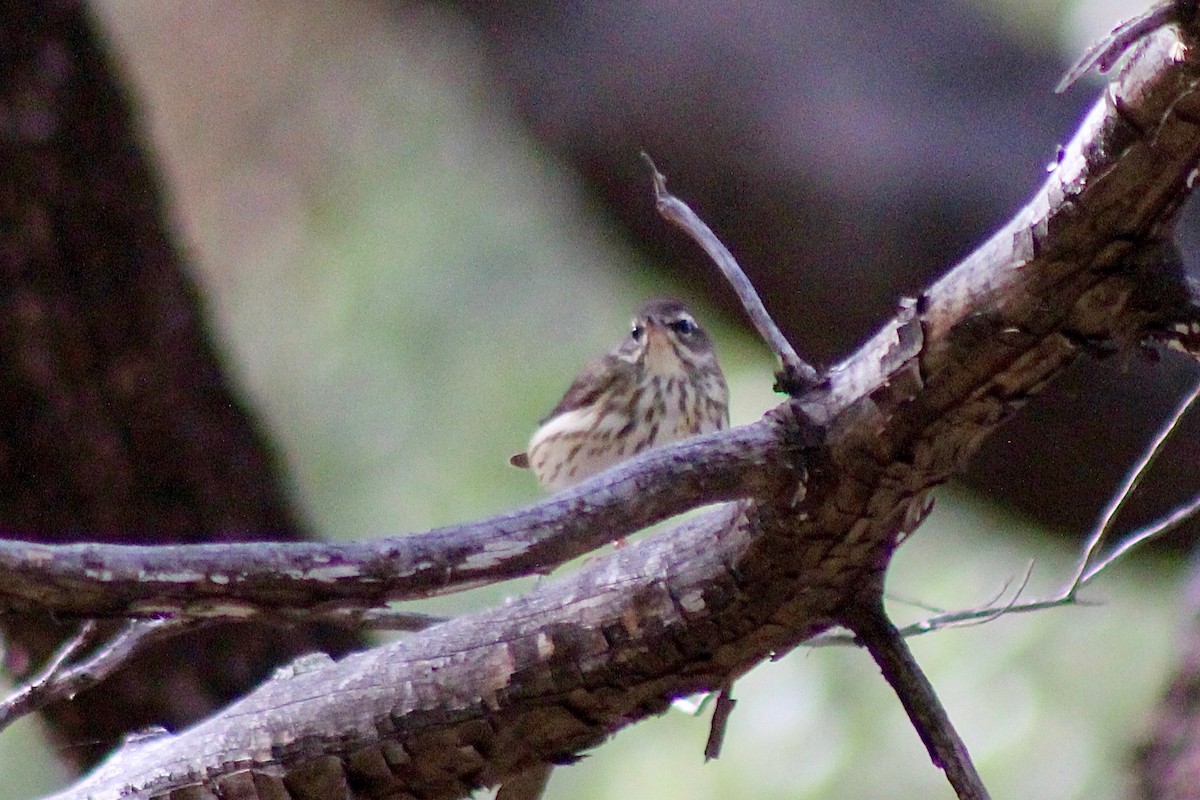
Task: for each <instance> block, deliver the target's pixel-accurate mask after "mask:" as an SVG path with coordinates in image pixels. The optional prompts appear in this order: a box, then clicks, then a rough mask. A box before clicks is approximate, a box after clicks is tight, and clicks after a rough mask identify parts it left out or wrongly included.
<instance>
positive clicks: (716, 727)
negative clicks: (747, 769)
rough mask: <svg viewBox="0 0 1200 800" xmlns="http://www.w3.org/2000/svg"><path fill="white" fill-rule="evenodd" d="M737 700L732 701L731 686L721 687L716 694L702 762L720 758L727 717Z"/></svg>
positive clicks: (727, 722)
mask: <svg viewBox="0 0 1200 800" xmlns="http://www.w3.org/2000/svg"><path fill="white" fill-rule="evenodd" d="M736 705H737V700H734V699H733V684H732V683H731V684H728V685H726V686H722V687H721V688H720V690H719V691H718V692H717V703H716V705H715V706H713V713H712V721H711V722H710V723H709V728H708V741H707V742H705V743H704V760H705V761H712V760H713V759H715V758H720V757H721V745H722V744H724V743H725V728H726V726H727V725H728V724H729V715H730V714H732V713H733V707H734V706H736Z"/></svg>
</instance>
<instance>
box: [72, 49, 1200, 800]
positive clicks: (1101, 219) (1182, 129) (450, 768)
mask: <svg viewBox="0 0 1200 800" xmlns="http://www.w3.org/2000/svg"><path fill="white" fill-rule="evenodd" d="M1193 34H1194V32H1193V31H1191V30H1190V29H1189V30H1188V31H1185V32H1182V33H1177V32H1176V31H1173V30H1168V31H1163V32H1161V33H1159V34H1157V35H1155V36H1154V37H1153V38H1152V40H1151V41H1150V42H1149V43H1148V44H1147V46H1146V47H1145V48H1144V51H1143V52H1142V53H1141V54H1140V56H1139V57H1138V58H1137V59H1135V60H1134V61H1133V63H1132V64H1131V66H1129V67H1128V68H1127V69H1126V71H1125V72H1124V74H1123V75H1122V76H1121V78H1120V80H1119V82H1118V83H1117V85H1115V86H1114V87H1113V88H1111V89H1110V91H1109V92H1108V93H1107V94H1106V95H1105V97H1104V98H1103V99H1102V100H1101V102H1100V103H1099V104H1098V105H1097V106H1096V108H1095V109H1094V110H1093V112H1092V113H1091V114H1090V115H1089V116H1088V118H1087V120H1086V121H1085V122H1084V125H1083V128H1082V129H1081V131H1080V132H1079V134H1078V135H1077V136H1076V137H1075V139H1074V140H1073V141H1072V142H1071V144H1070V145H1068V146H1067V147H1066V148H1064V151H1063V155H1062V158H1061V160H1060V163H1059V164H1058V167H1057V169H1055V170H1054V171H1053V172H1052V173H1051V175H1050V177H1049V179H1048V180H1047V183H1046V184H1045V185H1044V186H1043V187H1042V189H1041V191H1040V192H1039V193H1038V194H1037V195H1036V196H1035V197H1034V199H1033V200H1032V201H1031V203H1030V204H1029V205H1028V206H1027V207H1026V208H1025V209H1024V210H1023V211H1022V212H1021V213H1019V214H1018V215H1017V217H1016V218H1015V219H1014V220H1013V221H1012V222H1011V223H1010V224H1009V225H1007V226H1006V227H1005V228H1004V229H1003V230H1001V231H1000V232H999V233H997V234H996V235H995V236H994V237H993V238H992V239H991V240H990V241H989V242H988V243H986V244H985V245H984V246H983V247H981V248H980V249H979V250H978V251H977V252H976V253H975V254H974V255H972V256H971V257H969V258H968V259H967V260H965V261H964V262H963V263H962V264H960V265H959V266H957V267H956V268H955V269H954V270H952V271H951V272H950V273H949V274H947V275H946V276H945V277H944V278H943V279H942V280H940V281H938V282H937V283H936V284H935V285H934V286H932V287H931V288H930V289H929V290H928V291H927V292H926V293H925V294H923V295H922V296H921V297H920V298H918V299H917V300H916V301H915V302H910V303H906V304H904V305H903V308H902V310H901V313H900V314H899V315H898V316H897V317H896V318H895V319H894V320H893V321H891V322H890V323H889V324H888V325H886V326H885V327H884V328H883V329H882V330H881V331H880V332H879V333H878V334H877V335H876V336H874V337H873V338H872V339H871V340H869V341H868V342H866V343H865V344H864V345H863V346H862V348H860V349H859V350H858V351H857V352H856V353H855V354H854V355H853V356H852V357H851V358H849V359H848V360H847V361H845V362H844V363H842V364H840V365H838V366H837V367H836V368H834V369H833V370H832V371H831V372H830V374H829V382H828V384H827V385H826V386H824V387H823V388H820V389H818V390H814V391H810V392H809V393H808V394H806V395H804V396H803V397H801V398H799V399H798V400H794V401H789V402H787V403H785V404H783V405H781V406H780V407H779V408H777V409H775V410H774V411H772V412H771V413H770V414H768V415H767V418H766V421H765V422H764V423H763V426H764V428H766V429H768V430H769V431H771V432H772V435H774V436H775V437H777V442H778V448H779V453H780V454H786V457H785V458H784V461H783V462H782V463H785V464H786V465H788V466H789V467H790V469H791V470H792V478H791V481H790V482H780V481H778V480H775V481H771V482H768V483H766V484H764V488H763V491H760V492H757V493H756V494H755V496H754V497H753V498H752V499H746V500H741V501H738V502H736V503H731V504H726V505H723V506H719V507H718V508H716V509H713V510H710V511H709V512H708V513H706V514H704V515H702V516H700V517H697V518H695V519H693V520H690V521H685V522H683V523H681V524H680V525H678V526H676V527H675V528H673V529H671V530H669V531H667V532H664V533H662V534H660V535H658V536H655V537H652V538H650V539H647V540H644V541H642V542H639V543H637V544H635V545H632V546H630V547H627V548H623V549H621V550H618V551H616V552H613V553H609V554H607V555H603V556H600V557H598V558H596V559H595V560H594V561H592V562H590V563H589V564H587V565H585V566H584V567H583V568H582V569H581V570H580V571H579V572H577V573H576V574H573V575H569V576H565V577H562V578H558V579H555V580H549V581H545V582H543V583H542V584H541V585H539V586H538V588H536V589H535V590H534V591H532V592H531V593H530V594H528V595H527V596H525V597H523V598H520V599H519V600H516V601H513V602H512V603H509V604H507V605H504V606H502V607H499V608H495V609H490V610H487V611H484V612H481V613H478V614H473V615H470V616H467V617H464V618H460V619H456V620H453V621H450V622H447V623H444V624H442V625H438V626H435V627H433V628H430V629H428V630H426V631H423V632H421V633H418V634H414V635H412V636H410V637H408V638H406V639H405V640H403V641H401V642H399V643H396V644H393V645H388V646H386V647H382V648H378V649H375V650H371V651H368V652H365V653H360V654H355V655H352V656H350V657H347V658H346V659H344V660H342V661H340V662H336V663H335V662H321V661H315V662H304V663H302V664H299V665H297V668H296V669H294V670H291V671H288V672H286V673H283V674H281V675H280V676H279V677H277V678H276V679H274V680H272V681H270V682H268V683H267V684H265V685H264V686H262V687H261V688H260V689H258V690H257V691H255V692H254V693H252V694H251V695H249V696H247V697H245V698H244V699H242V700H240V701H238V702H237V703H235V704H234V705H232V706H230V707H229V708H228V709H226V710H225V711H224V712H222V713H221V714H218V715H216V716H214V717H212V718H211V719H209V720H208V721H206V722H204V723H202V724H200V725H198V726H196V727H194V728H192V729H190V730H188V731H184V732H182V733H180V734H178V735H174V736H164V737H161V738H159V739H154V740H150V741H148V742H144V743H140V744H137V745H134V746H131V747H130V748H128V749H127V750H126V751H123V752H121V753H119V754H117V756H115V757H114V758H113V759H112V760H111V761H110V762H108V763H107V764H106V765H105V766H104V767H103V768H101V769H100V770H98V771H97V772H96V773H95V774H94V775H93V776H91V777H89V778H88V779H86V780H85V781H82V782H80V783H79V784H78V785H76V786H75V787H73V788H72V789H70V790H68V791H66V792H64V793H63V794H62V795H60V796H59V797H60V798H63V799H64V800H65V798H83V797H91V798H95V799H96V800H101V799H102V798H116V797H118V796H125V793H128V792H132V793H133V795H134V796H138V797H149V796H160V795H161V796H179V797H183V796H191V794H193V793H198V792H199V793H203V792H204V791H206V789H205V788H204V787H208V786H213V785H214V784H215V783H216V782H218V781H220V780H225V781H235V780H237V781H240V783H239V785H240V786H250V785H253V786H259V785H260V782H261V784H262V785H264V786H265V785H270V786H271V787H274V788H273V789H272V791H273V792H274V791H276V790H278V791H279V792H290V793H292V795H293V796H306V795H307V792H308V790H307V789H306V788H305V787H310V788H311V787H312V786H320V787H323V788H322V791H324V792H327V794H326V795H325V796H327V797H341V796H345V797H408V796H412V797H418V798H449V797H458V796H462V795H463V794H465V793H467V792H468V791H470V790H471V789H473V788H475V787H478V786H482V785H487V784H492V783H495V782H498V781H500V780H502V779H503V778H504V777H505V776H508V775H511V774H514V773H515V772H517V771H519V770H521V769H523V768H526V767H528V766H530V765H533V764H536V763H539V762H543V761H557V762H563V761H569V760H571V759H572V758H574V757H575V755H576V754H577V753H579V752H580V751H581V750H583V749H586V748H588V747H591V746H594V745H596V744H598V743H599V742H601V741H602V740H603V739H604V738H605V737H607V736H608V735H610V734H611V733H613V732H615V731H616V730H619V729H620V728H622V727H624V726H626V725H629V724H631V723H634V722H636V721H637V720H639V719H642V718H644V717H645V716H647V715H651V714H657V713H661V712H662V711H663V710H664V709H666V708H667V706H668V704H669V703H670V701H671V699H672V698H674V697H678V696H680V695H684V694H688V693H692V692H696V691H701V690H711V689H716V688H720V687H723V686H727V685H729V683H730V682H731V681H732V680H733V679H735V678H737V677H738V676H739V675H741V674H743V673H744V672H745V671H747V670H749V669H750V668H752V667H753V666H754V665H755V664H758V663H760V662H761V661H763V660H765V659H768V658H771V657H774V656H777V655H778V654H780V653H783V652H787V651H788V650H790V649H792V648H794V647H796V646H797V645H799V644H800V643H801V642H803V641H804V640H805V639H806V638H808V637H810V636H812V635H813V634H815V633H817V632H819V631H822V630H824V629H826V628H828V627H829V626H831V625H833V624H837V623H852V622H853V621H854V620H855V619H856V618H858V615H860V614H861V613H862V610H863V609H864V608H870V607H873V606H874V605H875V604H876V603H878V600H879V595H880V592H881V590H882V580H883V574H884V571H885V570H886V567H887V565H888V561H889V559H890V556H891V554H892V552H893V550H894V549H895V547H896V546H897V544H898V543H899V542H900V541H901V540H902V539H903V537H904V536H906V535H907V534H908V533H909V532H911V530H912V528H913V526H914V525H915V524H916V523H917V521H919V519H920V517H921V515H922V513H923V510H924V509H925V502H924V498H925V496H926V493H927V492H928V491H929V490H930V489H931V488H933V487H934V486H936V485H938V484H939V483H941V482H943V481H944V480H946V478H947V477H949V476H950V475H952V474H954V473H955V472H956V471H958V470H960V469H961V468H962V466H963V464H964V463H965V461H966V460H967V459H968V458H969V457H970V456H971V454H972V453H973V452H974V451H975V449H976V448H977V447H978V446H979V444H980V442H981V441H982V440H983V439H984V438H985V437H986V436H987V435H988V434H989V433H990V432H992V431H993V430H994V429H995V427H996V426H997V425H999V424H1000V423H1002V422H1003V421H1004V419H1005V418H1006V417H1007V416H1008V415H1010V414H1011V413H1012V412H1013V410H1014V409H1015V408H1016V407H1018V406H1019V405H1020V404H1022V403H1024V402H1026V401H1027V400H1028V398H1029V397H1031V396H1032V395H1033V394H1034V393H1036V391H1037V390H1038V389H1039V388H1041V387H1042V386H1044V385H1045V383H1046V382H1047V381H1048V380H1050V379H1052V378H1053V377H1054V376H1055V375H1056V374H1058V373H1059V372H1060V371H1061V370H1062V369H1063V368H1064V367H1065V366H1066V365H1067V364H1068V363H1069V362H1070V361H1071V360H1073V359H1074V358H1075V357H1076V356H1077V355H1078V354H1079V353H1080V352H1082V351H1083V350H1084V349H1088V348H1100V347H1111V346H1113V345H1116V346H1117V347H1119V348H1123V349H1129V348H1132V347H1134V346H1136V345H1137V343H1139V342H1140V341H1142V340H1143V339H1145V338H1147V337H1152V338H1159V339H1169V340H1172V341H1174V343H1175V344H1177V345H1179V346H1181V347H1183V348H1184V349H1188V350H1190V351H1191V352H1193V353H1195V352H1197V351H1200V347H1197V345H1198V344H1200V343H1198V342H1197V341H1196V340H1195V338H1194V336H1193V335H1192V334H1191V333H1190V330H1192V329H1191V328H1189V327H1188V326H1189V325H1191V324H1194V323H1196V322H1197V320H1198V319H1200V310H1198V308H1197V305H1196V301H1195V298H1194V297H1193V295H1192V289H1191V286H1190V284H1188V283H1187V282H1186V281H1185V280H1184V279H1183V277H1182V276H1181V274H1180V273H1179V271H1178V265H1177V264H1176V263H1175V262H1174V261H1173V260H1172V259H1171V257H1170V254H1171V253H1170V249H1169V247H1165V246H1164V244H1163V241H1164V240H1165V238H1166V237H1167V236H1168V235H1169V233H1170V228H1171V225H1172V223H1173V221H1174V216H1175V212H1176V210H1177V209H1178V206H1179V203H1180V202H1181V200H1182V198H1183V197H1184V196H1186V194H1187V193H1188V192H1189V191H1190V189H1191V188H1192V184H1193V179H1192V177H1191V176H1193V175H1194V170H1195V169H1196V168H1197V164H1198V163H1200V127H1198V126H1197V124H1196V123H1197V122H1198V121H1200V96H1198V95H1197V93H1196V92H1195V91H1194V89H1193V86H1194V85H1197V84H1200V58H1198V57H1197V56H1196V55H1195V53H1194V51H1193V49H1192V48H1190V47H1184V46H1183V44H1190V43H1191V41H1192V40H1191V37H1192V36H1193ZM1181 36H1182V37H1184V39H1183V41H1181V39H1180V37H1181ZM1147 287H1154V288H1155V289H1156V291H1154V292H1151V293H1148V292H1147V291H1146V288H1147ZM1159 290H1161V291H1159ZM1179 325H1183V331H1184V332H1183V333H1182V334H1181V333H1180V332H1179V329H1178V327H1177V326H1179ZM814 426H815V427H814ZM818 432H819V433H820V435H814V434H815V433H818ZM731 435H732V434H731ZM767 463H776V464H778V463H780V462H778V461H776V462H769V460H768V462H767ZM602 488H603V487H601V486H593V487H592V489H591V490H593V491H600V490H601V489H602ZM596 524H597V525H601V524H602V520H599V519H598V520H597V521H596ZM247 773H248V774H250V775H251V776H252V778H253V780H248V779H246V778H245V777H244V774H247ZM239 774H242V775H241V776H240V777H235V776H238V775H239ZM301 776H303V778H302V777H301ZM393 778H394V779H395V781H397V782H398V783H393V782H392V779H393ZM280 781H282V784H280ZM280 785H282V787H283V788H282V789H280V788H279V787H280Z"/></svg>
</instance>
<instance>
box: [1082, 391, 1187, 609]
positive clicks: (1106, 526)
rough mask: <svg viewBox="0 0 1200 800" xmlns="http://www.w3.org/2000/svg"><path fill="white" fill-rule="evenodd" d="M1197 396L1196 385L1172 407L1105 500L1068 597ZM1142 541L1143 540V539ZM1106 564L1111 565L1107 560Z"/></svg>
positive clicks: (1097, 572)
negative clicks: (1155, 433) (1102, 510)
mask: <svg viewBox="0 0 1200 800" xmlns="http://www.w3.org/2000/svg"><path fill="white" fill-rule="evenodd" d="M1197 397H1200V384H1197V385H1196V387H1195V388H1193V389H1192V391H1191V392H1190V393H1188V395H1187V397H1185V398H1184V399H1183V401H1182V402H1181V403H1180V404H1179V405H1178V406H1177V407H1176V408H1175V411H1174V413H1173V414H1172V415H1171V416H1170V417H1169V418H1168V419H1167V423H1166V424H1165V425H1164V426H1163V427H1162V428H1161V429H1159V431H1158V434H1157V435H1156V436H1155V437H1154V439H1153V440H1152V442H1151V445H1150V447H1149V449H1148V450H1147V451H1146V453H1145V455H1143V456H1142V458H1141V460H1140V461H1138V463H1137V464H1136V465H1134V467H1133V469H1132V470H1130V471H1129V474H1128V475H1126V476H1125V482H1124V483H1123V484H1121V487H1120V488H1119V489H1118V490H1117V493H1116V494H1115V495H1114V496H1113V498H1112V500H1110V501H1109V504H1108V506H1107V507H1106V508H1105V509H1104V513H1103V514H1102V515H1101V517H1100V522H1099V523H1098V524H1097V525H1096V529H1095V530H1094V531H1093V532H1092V535H1091V536H1090V537H1088V541H1087V545H1086V546H1085V547H1084V549H1083V555H1082V556H1081V557H1080V559H1079V563H1078V565H1076V567H1075V573H1074V576H1073V577H1072V579H1071V585H1070V588H1069V589H1068V590H1067V594H1068V595H1070V596H1074V594H1075V592H1076V591H1077V590H1078V589H1079V587H1080V586H1082V585H1083V577H1084V575H1086V574H1088V571H1089V568H1090V566H1091V564H1092V561H1093V559H1094V558H1095V556H1096V552H1097V551H1098V550H1099V548H1100V545H1101V544H1103V542H1104V540H1105V539H1106V538H1107V537H1108V533H1109V531H1110V530H1111V528H1112V525H1113V522H1114V520H1115V519H1116V517H1117V514H1118V513H1119V512H1120V510H1121V509H1122V508H1123V507H1124V505H1125V503H1126V502H1127V501H1128V500H1129V497H1130V496H1131V495H1132V494H1133V490H1134V489H1136V488H1137V486H1138V484H1139V483H1141V481H1142V478H1143V477H1144V476H1145V474H1146V471H1147V470H1148V469H1149V468H1150V465H1151V464H1153V463H1154V460H1155V459H1156V458H1158V454H1159V453H1160V452H1162V448H1163V445H1164V444H1166V442H1167V439H1169V438H1170V437H1171V434H1172V433H1174V432H1175V429H1176V428H1178V427H1179V422H1180V421H1181V420H1182V419H1183V417H1184V415H1185V414H1187V412H1188V410H1190V409H1191V407H1192V406H1193V405H1194V404H1195V402H1196V399H1197ZM1142 538H1143V539H1144V538H1146V537H1142ZM1109 563H1111V560H1110V561H1109ZM1106 566H1107V564H1106ZM1096 574H1099V571H1096V572H1094V573H1093V577H1094V576H1095V575H1096Z"/></svg>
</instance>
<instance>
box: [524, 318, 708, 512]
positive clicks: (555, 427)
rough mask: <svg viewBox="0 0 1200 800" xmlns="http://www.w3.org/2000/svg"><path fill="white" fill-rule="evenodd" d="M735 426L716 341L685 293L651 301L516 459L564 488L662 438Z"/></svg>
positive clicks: (549, 486) (541, 479)
mask: <svg viewBox="0 0 1200 800" xmlns="http://www.w3.org/2000/svg"><path fill="white" fill-rule="evenodd" d="M727 427H729V389H728V387H727V386H726V385H725V376H724V375H722V374H721V367H720V365H719V364H717V355H716V353H715V352H714V351H713V347H712V342H711V341H709V338H708V335H707V334H706V333H705V332H704V330H703V329H701V327H700V326H699V325H697V324H696V320H695V319H694V318H693V317H692V315H691V314H689V313H688V310H687V309H686V308H684V307H683V304H682V303H680V302H679V301H678V300H651V301H650V302H648V303H646V304H645V305H644V306H642V307H641V309H640V310H639V311H638V312H637V315H636V316H635V317H634V318H633V327H632V329H631V331H630V333H629V336H628V338H626V339H625V340H624V341H623V342H621V344H620V345H618V346H617V347H616V348H615V349H613V350H612V351H611V352H609V353H606V354H604V355H602V356H600V357H599V358H597V359H595V360H593V361H592V362H591V363H590V364H588V365H587V366H586V367H585V368H584V370H583V372H581V373H580V374H579V377H577V378H576V379H575V382H574V383H572V384H571V388H569V389H567V393H566V394H565V395H563V398H562V400H560V401H559V403H558V405H557V406H555V407H554V410H553V411H551V412H550V415H549V416H547V417H546V418H545V419H544V420H542V422H541V423H540V424H539V426H538V429H537V430H536V431H534V434H533V438H532V439H530V441H529V447H528V449H527V450H526V451H525V452H524V453H518V454H516V455H515V456H513V457H512V458H511V459H509V463H511V464H512V465H513V466H515V467H528V468H531V469H533V472H534V475H536V476H537V479H538V482H539V483H541V484H542V486H544V487H545V488H547V489H550V490H552V491H553V490H558V489H563V488H565V487H567V486H571V485H572V484H575V483H578V482H579V481H581V480H583V479H584V478H587V477H588V476H590V475H594V474H595V473H597V472H600V471H601V470H604V469H606V468H608V467H610V466H612V465H613V464H616V463H617V462H619V461H623V460H624V459H626V458H629V457H630V456H633V455H635V454H637V453H640V452H642V451H643V450H646V449H649V448H651V447H657V446H658V445H662V444H668V443H670V442H675V441H678V440H680V439H685V438H687V437H689V436H694V435H696V434H700V433H711V432H713V431H719V430H723V429H725V428H727Z"/></svg>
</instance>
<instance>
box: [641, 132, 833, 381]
mask: <svg viewBox="0 0 1200 800" xmlns="http://www.w3.org/2000/svg"><path fill="white" fill-rule="evenodd" d="M642 158H643V159H645V160H646V163H647V164H648V165H649V166H650V172H651V173H652V175H653V178H654V201H655V204H656V206H657V208H658V213H659V215H660V216H661V217H662V218H663V219H665V220H667V221H668V222H670V223H672V224H673V225H675V226H676V227H678V228H680V229H682V230H683V232H684V233H686V234H687V235H688V236H690V237H692V240H693V241H695V242H696V244H698V245H700V246H701V247H702V248H704V252H705V253H707V254H708V257H709V258H711V259H712V260H713V262H714V263H715V264H716V265H717V268H718V269H720V270H721V274H722V275H724V276H725V280H727V281H729V284H730V285H731V286H732V287H733V290H734V292H736V293H737V296H738V300H740V301H741V303H742V307H743V308H745V309H746V313H747V314H749V315H750V321H751V322H752V323H753V324H754V328H755V330H757V331H758V335H759V336H761V337H762V338H763V341H765V342H766V343H767V346H768V347H770V348H771V350H772V351H773V352H774V353H775V355H777V356H778V357H779V362H780V366H781V369H780V371H779V373H777V374H776V376H775V377H776V380H777V384H776V388H777V389H778V390H779V391H782V392H786V393H787V394H789V395H797V394H800V393H802V392H803V391H804V390H805V389H809V388H812V387H813V386H816V385H818V384H819V383H820V382H821V376H820V374H819V373H818V372H817V370H816V369H815V368H813V366H812V365H810V364H809V363H808V362H806V361H804V360H803V359H801V358H800V356H799V355H797V354H796V350H795V348H793V347H792V345H791V343H790V342H789V341H788V340H787V337H785V336H784V335H783V331H781V330H779V326H778V325H776V324H775V320H773V319H771V315H770V314H769V313H767V309H766V306H764V305H763V302H762V300H761V299H760V298H759V296H758V292H757V291H755V289H754V284H752V283H750V279H749V278H747V277H746V273H745V272H744V271H743V270H742V267H741V265H739V264H738V262H737V259H736V258H734V257H733V253H731V252H729V248H727V247H726V246H725V245H724V244H723V243H722V242H721V240H720V239H719V238H717V235H716V234H715V233H713V232H712V228H709V227H708V225H707V224H705V222H704V220H702V219H700V217H699V216H697V215H696V212H694V211H692V209H691V208H690V207H689V206H688V205H687V203H685V202H683V201H682V200H680V199H679V198H678V197H676V196H675V195H673V194H671V193H670V192H668V191H667V179H666V178H665V177H664V176H663V174H662V173H661V172H659V171H658V167H656V166H654V162H653V161H652V160H651V159H650V156H649V155H648V154H646V153H644V152H643V153H642Z"/></svg>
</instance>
